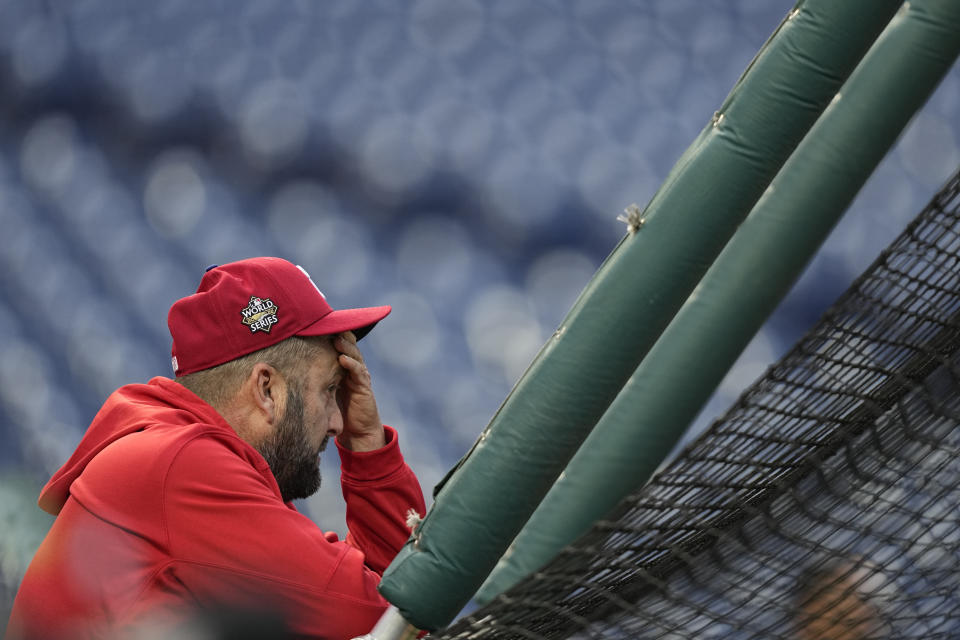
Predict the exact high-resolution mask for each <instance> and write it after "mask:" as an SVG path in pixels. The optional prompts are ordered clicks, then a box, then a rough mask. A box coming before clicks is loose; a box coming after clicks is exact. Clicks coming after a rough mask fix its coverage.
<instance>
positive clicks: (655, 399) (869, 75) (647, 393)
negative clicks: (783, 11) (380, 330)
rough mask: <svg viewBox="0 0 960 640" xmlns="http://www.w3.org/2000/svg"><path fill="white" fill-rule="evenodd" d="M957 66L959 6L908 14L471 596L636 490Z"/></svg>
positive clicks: (936, 2)
mask: <svg viewBox="0 0 960 640" xmlns="http://www.w3.org/2000/svg"><path fill="white" fill-rule="evenodd" d="M958 53H960V2H956V0H932V1H931V0H915V1H913V2H911V3H910V4H909V5H904V7H903V9H902V10H901V11H900V12H899V13H898V15H897V16H896V17H895V18H894V19H893V20H892V21H891V23H890V25H889V26H888V27H887V29H886V30H885V31H884V32H883V33H882V34H881V36H880V37H879V38H878V39H877V42H876V43H875V44H874V46H873V48H872V49H871V50H870V51H869V52H868V53H867V55H866V57H865V58H864V59H863V61H862V62H861V63H860V66H858V67H857V69H856V70H855V71H854V72H853V74H852V75H851V76H850V79H849V80H848V81H847V82H846V84H845V85H844V86H843V88H842V89H841V90H840V94H839V96H838V99H837V100H836V101H835V102H834V103H833V104H831V105H830V106H829V107H828V108H827V110H826V111H825V112H824V114H823V116H821V118H820V120H819V121H818V122H817V123H816V125H814V127H813V128H812V129H811V130H810V133H808V134H807V136H806V138H804V140H803V142H801V143H800V146H799V147H798V148H797V150H796V151H795V152H794V153H793V155H792V156H791V157H790V159H789V160H788V161H787V163H786V164H785V165H784V167H783V169H782V170H781V171H780V173H779V174H778V175H777V177H776V178H775V179H774V181H773V183H772V185H771V187H770V188H769V189H768V190H767V192H766V193H765V194H764V195H763V197H762V198H761V199H760V201H759V202H758V203H757V206H756V207H755V208H754V210H753V211H752V212H751V213H750V215H749V216H748V217H747V220H746V221H745V222H744V223H743V225H742V226H741V227H740V229H739V230H737V232H736V234H735V235H734V236H733V238H732V239H731V240H730V243H729V244H728V245H727V246H726V247H725V248H724V250H723V252H722V253H721V254H720V257H719V258H718V259H717V261H716V262H715V263H714V265H713V266H712V267H710V270H709V271H708V272H707V275H706V276H705V277H704V279H703V281H702V282H701V284H700V286H699V287H698V289H697V292H696V293H695V294H694V295H692V296H691V297H690V299H689V300H688V301H687V302H686V304H684V306H683V308H682V309H681V310H680V312H679V313H678V314H677V317H676V318H675V319H674V320H673V322H672V323H670V326H669V327H667V329H666V331H664V333H663V335H662V336H661V337H660V340H659V341H658V342H657V343H656V344H655V345H654V347H653V349H651V351H650V353H648V354H647V357H646V358H645V359H644V360H643V362H642V363H641V364H640V366H639V367H638V368H637V370H636V372H635V373H634V374H633V376H632V377H631V378H630V380H629V382H628V383H627V384H626V386H625V387H624V388H623V390H622V391H621V392H620V395H618V396H617V398H616V400H614V402H613V404H611V405H610V408H609V409H608V410H607V413H606V414H604V416H603V418H602V419H601V420H600V422H599V423H598V424H597V426H596V427H595V428H594V430H593V431H592V432H591V434H590V436H589V437H588V438H587V440H586V441H585V442H584V444H583V446H582V447H581V448H580V450H579V451H578V452H577V454H576V455H575V456H574V457H573V459H572V460H571V461H570V464H569V465H568V466H567V468H566V470H565V471H564V473H563V475H562V476H561V477H560V478H559V479H558V480H557V482H556V483H555V484H554V486H553V488H552V489H551V490H550V492H549V493H548V494H547V497H546V498H544V500H543V502H542V503H541V504H540V506H539V507H538V508H537V510H536V511H535V512H534V514H533V516H532V517H531V518H530V520H529V522H527V524H526V526H525V527H524V528H523V530H522V531H521V532H520V534H519V535H518V536H517V538H516V539H515V540H514V542H513V544H512V545H511V546H510V548H509V549H508V551H507V553H506V554H505V555H504V557H503V558H502V559H501V561H500V562H499V563H498V565H497V567H496V569H495V570H494V571H493V573H491V575H490V577H489V578H488V579H487V581H486V582H485V583H484V585H483V586H482V587H481V589H480V591H479V592H478V593H477V596H476V598H475V599H476V600H477V601H478V602H480V603H485V602H488V601H489V600H492V599H493V598H494V597H495V596H496V595H497V594H499V593H502V592H503V591H506V590H507V589H509V588H510V587H511V586H513V585H514V584H515V583H516V582H518V581H519V580H521V579H522V578H523V577H525V576H527V575H529V574H531V573H533V572H534V571H536V570H537V569H539V568H540V567H541V566H543V565H544V564H546V563H547V562H548V561H549V560H550V559H551V558H552V557H553V556H554V555H556V553H558V552H559V551H560V550H561V549H562V548H563V547H564V546H566V545H567V544H570V543H571V542H573V541H574V540H575V539H576V538H578V537H579V536H580V535H581V534H583V533H585V532H586V531H587V530H588V529H589V528H590V526H591V525H592V524H593V523H594V522H595V521H597V520H599V519H600V518H602V517H604V516H605V515H606V514H607V513H608V512H609V511H611V510H612V509H613V508H614V507H615V506H616V504H617V503H618V502H619V501H620V500H621V499H622V498H623V497H624V496H626V495H628V494H629V493H631V492H632V491H634V490H636V489H637V488H638V487H639V486H641V485H642V484H643V483H644V482H645V481H646V480H647V479H648V478H649V477H650V476H651V475H652V474H653V472H654V471H655V470H656V468H657V466H658V465H659V464H660V463H661V462H662V460H663V458H664V457H665V456H667V455H668V454H669V453H670V451H671V450H672V449H673V447H674V445H675V444H676V443H677V441H678V440H679V439H680V437H681V435H682V434H683V432H684V430H685V429H686V428H687V427H688V426H689V424H690V422H691V421H692V420H693V419H694V418H695V417H696V415H697V413H698V412H699V411H700V409H701V408H702V407H703V405H704V404H705V403H706V401H707V400H708V399H709V397H710V394H711V393H713V391H714V389H715V388H716V386H717V385H718V384H719V383H720V381H721V380H722V379H723V376H724V375H725V374H726V372H727V371H728V370H729V368H730V367H731V366H732V365H733V363H734V362H735V361H736V359H737V357H738V356H739V355H740V353H741V352H742V351H743V349H744V348H745V347H746V346H747V343H748V342H749V341H750V339H751V338H752V337H753V335H754V334H755V333H756V332H757V331H758V330H759V329H760V327H761V325H762V324H763V322H764V321H765V320H766V319H767V317H768V316H769V315H770V313H772V312H773V310H774V308H775V307H776V305H777V304H778V303H779V302H780V300H781V299H782V298H783V296H784V295H786V293H787V291H788V290H789V289H790V287H791V285H792V284H793V282H794V281H795V280H796V278H797V277H798V276H799V275H800V273H801V271H802V270H803V268H804V266H805V265H806V264H807V263H808V262H809V260H810V258H811V257H812V256H813V255H814V253H815V252H816V250H817V248H818V247H819V246H820V245H821V244H822V242H823V240H824V239H825V238H826V237H827V234H828V233H829V232H830V230H831V229H832V228H833V226H834V224H835V223H836V222H837V220H839V219H840V216H841V215H842V214H843V212H844V211H845V210H846V208H847V207H848V206H849V204H850V202H851V201H852V200H853V198H854V197H855V196H856V194H857V192H858V191H859V190H860V188H861V187H862V186H863V183H864V182H866V180H867V178H868V177H869V176H870V174H871V173H872V172H873V170H874V169H875V168H876V166H877V165H878V164H879V163H880V161H881V160H882V159H883V157H884V156H885V155H886V153H887V151H888V150H889V149H890V147H891V146H893V143H894V142H895V141H896V139H897V136H899V135H900V132H901V131H903V129H904V128H905V127H906V126H907V123H908V122H909V120H910V118H911V117H912V116H913V114H914V113H916V111H917V110H919V109H920V107H921V106H922V105H923V103H924V102H925V101H926V100H927V98H928V97H929V95H930V94H931V93H932V92H933V90H934V88H935V87H936V86H937V84H938V83H939V82H940V80H941V79H942V78H943V76H944V75H945V74H946V73H947V72H948V71H949V70H950V68H951V66H952V65H953V63H954V61H955V60H956V58H957V55H958Z"/></svg>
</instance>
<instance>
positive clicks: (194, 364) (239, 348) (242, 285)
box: [167, 258, 390, 376]
mask: <svg viewBox="0 0 960 640" xmlns="http://www.w3.org/2000/svg"><path fill="white" fill-rule="evenodd" d="M388 313H390V307H388V306H386V307H368V308H363V309H340V310H335V309H333V308H332V307H331V306H330V304H329V303H328V302H327V299H326V297H324V295H323V293H322V292H321V291H320V289H319V288H318V287H317V285H316V284H314V282H313V280H311V279H310V275H309V274H308V273H307V272H306V271H305V270H304V269H303V267H301V266H299V265H295V264H293V263H291V262H287V261H286V260H282V259H280V258H250V259H248V260H240V261H238V262H231V263H230V264H225V265H221V266H213V267H210V268H209V269H207V272H206V273H205V274H203V279H202V280H201V281H200V286H199V287H198V288H197V292H196V293H195V294H193V295H190V296H187V297H186V298H181V299H180V300H177V301H176V302H175V303H173V306H171V307H170V313H169V314H168V315H167V325H168V326H169V327H170V335H171V336H172V337H173V348H172V350H171V354H172V356H173V373H174V374H175V375H177V376H182V375H186V374H188V373H194V372H197V371H202V370H204V369H209V368H210V367H215V366H217V365H218V364H223V363H224V362H229V361H230V360H234V359H236V358H239V357H240V356H244V355H246V354H248V353H253V352H254V351H257V350H259V349H263V348H265V347H269V346H271V345H274V344H277V343H278V342H280V341H281V340H285V339H287V338H289V337H290V336H325V335H330V334H336V333H341V332H343V331H353V332H354V333H355V334H356V336H357V339H360V338H362V337H363V336H365V335H366V334H367V333H368V332H369V331H370V330H371V329H372V328H373V326H374V325H375V324H377V323H378V322H379V321H380V320H382V319H383V318H384V317H386V315H387V314H388Z"/></svg>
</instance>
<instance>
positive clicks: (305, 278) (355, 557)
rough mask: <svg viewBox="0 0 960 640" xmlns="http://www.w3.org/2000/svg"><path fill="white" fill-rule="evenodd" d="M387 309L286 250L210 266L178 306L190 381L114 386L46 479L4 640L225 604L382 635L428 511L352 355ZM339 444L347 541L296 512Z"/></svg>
mask: <svg viewBox="0 0 960 640" xmlns="http://www.w3.org/2000/svg"><path fill="white" fill-rule="evenodd" d="M389 312H390V307H373V308H366V309H350V310H334V309H332V308H331V307H330V305H329V304H328V303H327V301H326V299H325V298H324V296H323V294H322V293H321V292H320V290H319V289H318V288H317V287H316V285H315V284H314V283H313V281H312V280H311V279H310V276H309V275H307V272H306V271H304V270H303V269H302V268H300V267H299V266H297V265H294V264H291V263H289V262H287V261H285V260H280V259H278V258H254V259H250V260H243V261H240V262H234V263H231V264H227V265H223V266H220V267H212V268H210V269H208V270H207V273H206V274H205V275H204V277H203V280H202V281H201V283H200V287H199V288H198V289H197V292H196V293H195V294H193V295H191V296H188V297H186V298H183V299H181V300H179V301H177V302H176V303H174V305H173V306H172V307H171V309H170V314H169V317H168V324H169V327H170V333H171V335H172V336H173V349H172V355H173V369H174V373H175V375H176V379H175V380H171V379H168V378H161V377H158V378H154V379H153V380H151V381H150V382H149V383H147V384H134V385H128V386H125V387H122V388H121V389H119V390H117V391H116V392H115V393H114V394H112V395H111V396H110V397H109V398H108V399H107V401H106V403H105V404H104V406H103V407H102V409H101V410H100V411H99V413H98V414H97V416H96V417H95V418H94V420H93V422H92V423H91V425H90V427H89V429H88V430H87V432H86V434H85V435H84V437H83V439H82V441H81V442H80V445H79V446H78V447H77V450H76V452H75V453H74V454H73V456H72V457H71V458H70V460H68V461H67V463H66V464H65V465H64V466H63V467H62V468H61V469H60V470H59V471H58V472H57V473H56V474H55V475H54V476H53V478H51V479H50V482H48V483H47V485H46V487H44V489H43V491H42V493H41V496H40V506H41V507H42V508H43V509H45V510H46V511H49V512H50V513H53V514H56V515H57V518H56V520H55V521H54V523H53V526H52V527H51V529H50V532H49V534H48V535H47V537H46V539H45V540H44V542H43V544H42V545H41V546H40V548H39V550H38V551H37V553H36V555H35V556H34V559H33V561H32V563H31V565H30V567H29V569H28V570H27V573H26V575H25V576H24V579H23V582H22V584H21V586H20V589H19V591H18V593H17V596H16V600H15V602H14V607H13V613H12V615H11V618H10V624H9V627H8V635H9V636H11V637H16V638H21V637H22V638H53V639H56V638H64V637H69V638H84V637H91V638H93V637H117V635H116V634H117V633H118V631H123V630H130V629H140V628H143V625H145V624H148V623H149V624H151V625H158V624H159V625H170V624H174V623H177V622H178V621H180V620H182V619H184V617H185V616H191V615H193V614H195V613H196V611H197V610H198V609H200V610H208V611H210V610H215V609H217V608H220V607H226V608H228V609H229V610H231V611H240V610H250V609H256V610H262V611H270V612H273V613H275V614H277V615H278V616H281V617H282V618H283V620H285V623H286V625H287V626H288V629H289V631H290V632H292V633H293V634H296V635H297V636H298V637H299V636H307V637H317V638H350V637H353V636H358V635H362V634H364V633H367V632H369V631H370V629H371V628H372V627H373V625H374V624H375V623H376V621H377V619H378V618H379V617H380V614H381V613H382V612H383V611H384V609H385V608H386V606H387V603H386V601H384V600H383V598H382V597H381V596H380V595H379V593H378V592H377V584H378V583H379V580H380V574H381V573H382V572H383V570H384V569H385V568H386V566H387V565H388V564H389V563H390V561H391V559H392V558H393V556H394V555H395V554H396V553H397V551H399V549H400V547H401V546H402V545H403V544H404V542H406V540H407V538H408V536H409V534H410V530H409V529H408V528H407V525H406V522H407V520H408V519H409V518H410V517H412V516H417V517H419V516H422V515H423V514H424V511H425V506H424V501H423V493H422V491H421V489H420V485H419V483H418V482H417V479H416V477H415V476H414V475H413V472H412V471H411V470H410V468H409V467H408V466H407V465H406V464H405V463H404V460H403V457H402V455H401V453H400V449H399V447H398V438H397V434H396V432H395V431H394V430H393V429H392V428H390V427H387V426H384V425H383V424H382V423H381V422H380V416H379V414H378V412H377V405H376V401H375V399H374V395H373V391H372V389H371V386H370V375H369V373H368V372H367V369H366V367H365V366H364V362H363V357H362V356H361V354H360V351H359V350H358V348H357V340H358V339H359V338H361V337H363V336H364V335H365V334H366V333H367V332H368V331H369V330H370V329H371V328H373V326H374V325H375V324H376V323H377V322H379V321H380V320H381V319H383V318H384V317H385V316H386V315H387V314H388V313H389ZM331 437H333V438H334V439H335V442H336V445H337V448H338V449H339V452H340V458H341V486H342V489H343V495H344V497H345V499H346V502H347V524H348V527H349V529H350V533H349V534H348V535H347V538H346V540H344V541H339V540H338V539H337V536H336V535H335V534H332V533H323V532H322V531H321V530H320V529H319V528H318V527H317V526H316V525H315V524H314V523H313V522H312V521H311V520H309V519H308V518H306V517H305V516H303V515H301V514H300V513H298V512H297V510H296V509H295V508H294V506H293V505H292V504H291V500H294V499H297V498H305V497H307V496H309V495H311V494H312V493H314V492H315V491H316V490H317V489H318V487H319V486H320V468H319V455H320V452H321V451H323V449H324V447H325V446H326V444H327V441H328V438H331Z"/></svg>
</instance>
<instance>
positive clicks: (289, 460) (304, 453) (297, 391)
mask: <svg viewBox="0 0 960 640" xmlns="http://www.w3.org/2000/svg"><path fill="white" fill-rule="evenodd" d="M342 377H343V370H342V368H341V367H340V364H339V362H338V360H337V352H336V351H335V350H334V349H333V347H332V346H328V347H327V348H326V349H324V350H323V352H322V353H321V355H320V356H319V357H318V358H316V359H315V361H314V362H313V363H312V364H311V366H310V367H309V369H308V371H307V375H306V376H305V379H304V380H298V379H293V378H292V377H291V378H288V382H287V398H286V403H285V406H284V409H283V413H282V415H281V416H280V418H279V419H278V420H277V424H276V427H275V429H274V430H273V432H272V433H271V435H270V436H268V437H267V438H266V439H265V440H264V441H263V442H262V443H261V445H260V447H259V450H260V453H261V455H263V457H264V458H265V459H266V461H267V464H269V465H270V470H271V471H273V475H274V477H275V478H276V479H277V484H278V485H279V487H280V494H281V496H282V497H283V500H284V501H285V502H289V501H290V500H295V499H299V498H306V497H308V496H311V495H313V494H314V493H316V491H317V489H319V488H320V452H321V451H323V450H324V449H325V448H326V446H327V441H328V440H329V437H330V436H331V435H332V436H337V435H338V434H339V433H340V431H341V430H342V429H343V419H342V417H341V415H340V409H339V407H338V406H337V390H338V388H339V384H340V380H341V379H342Z"/></svg>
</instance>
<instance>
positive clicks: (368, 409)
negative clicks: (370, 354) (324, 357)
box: [333, 331, 385, 451]
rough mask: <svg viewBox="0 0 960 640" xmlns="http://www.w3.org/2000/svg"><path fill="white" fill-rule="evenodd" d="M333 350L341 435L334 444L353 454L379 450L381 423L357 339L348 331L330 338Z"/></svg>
mask: <svg viewBox="0 0 960 640" xmlns="http://www.w3.org/2000/svg"><path fill="white" fill-rule="evenodd" d="M333 348H334V349H336V350H337V351H338V352H339V354H340V355H339V356H338V361H339V363H340V366H341V367H343V371H344V376H343V380H342V381H341V383H340V391H339V394H338V397H337V400H338V402H339V404H340V411H341V413H342V414H343V433H341V434H340V436H339V437H338V440H339V442H340V444H341V445H343V446H344V447H346V448H348V449H351V450H353V451H371V450H373V449H379V448H380V447H382V446H383V445H384V444H385V441H384V435H383V423H382V422H381V421H380V413H379V412H378V411H377V401H376V399H375V398H374V396H373V387H372V385H371V380H370V372H369V371H368V370H367V367H366V365H365V364H364V362H363V355H362V354H361V353H360V349H359V348H358V347H357V337H356V336H355V335H354V333H353V332H352V331H347V332H345V333H341V334H338V335H336V336H334V338H333Z"/></svg>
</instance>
